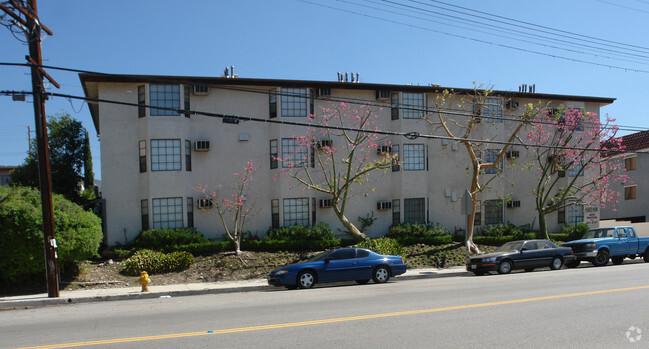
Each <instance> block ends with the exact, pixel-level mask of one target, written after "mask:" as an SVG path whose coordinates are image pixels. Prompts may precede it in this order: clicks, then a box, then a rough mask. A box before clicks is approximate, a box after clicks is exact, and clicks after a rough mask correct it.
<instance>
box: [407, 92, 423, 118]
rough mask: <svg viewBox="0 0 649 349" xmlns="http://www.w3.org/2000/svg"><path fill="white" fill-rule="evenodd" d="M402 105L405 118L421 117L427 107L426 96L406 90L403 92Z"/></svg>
mask: <svg viewBox="0 0 649 349" xmlns="http://www.w3.org/2000/svg"><path fill="white" fill-rule="evenodd" d="M401 107H402V114H403V118H404V119H421V118H422V117H423V115H424V110H425V109H426V96H425V95H424V94H423V93H408V92H404V93H402V94H401Z"/></svg>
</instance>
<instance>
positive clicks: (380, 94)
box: [376, 90, 392, 101]
mask: <svg viewBox="0 0 649 349" xmlns="http://www.w3.org/2000/svg"><path fill="white" fill-rule="evenodd" d="M391 95H392V93H391V92H390V91H387V90H376V99H377V100H379V101H381V100H385V101H389V100H390V96H391Z"/></svg>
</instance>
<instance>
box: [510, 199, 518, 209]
mask: <svg viewBox="0 0 649 349" xmlns="http://www.w3.org/2000/svg"><path fill="white" fill-rule="evenodd" d="M514 207H521V202H520V201H519V200H511V201H507V208H514Z"/></svg>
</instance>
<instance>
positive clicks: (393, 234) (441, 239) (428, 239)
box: [386, 223, 453, 246]
mask: <svg viewBox="0 0 649 349" xmlns="http://www.w3.org/2000/svg"><path fill="white" fill-rule="evenodd" d="M386 237H388V238H392V239H396V240H397V241H399V243H401V244H402V245H404V246H409V245H414V244H419V243H424V244H434V245H439V244H446V243H448V242H450V241H452V240H453V237H452V236H451V235H450V233H449V232H448V230H446V228H444V227H443V226H441V225H440V224H434V225H431V224H419V223H415V224H410V223H404V224H399V225H393V226H391V227H390V230H389V232H388V234H387V235H386Z"/></svg>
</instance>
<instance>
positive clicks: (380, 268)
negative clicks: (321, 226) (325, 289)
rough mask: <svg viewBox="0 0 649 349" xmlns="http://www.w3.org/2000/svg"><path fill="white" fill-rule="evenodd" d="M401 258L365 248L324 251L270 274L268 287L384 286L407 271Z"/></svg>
mask: <svg viewBox="0 0 649 349" xmlns="http://www.w3.org/2000/svg"><path fill="white" fill-rule="evenodd" d="M406 269H407V266H406V264H405V263H404V261H403V258H401V256H389V255H382V254H378V253H376V252H373V251H370V250H367V249H364V248H341V249H337V250H334V251H326V252H322V253H320V254H318V255H316V256H314V257H311V258H310V259H308V260H307V261H306V262H303V263H297V264H291V265H287V266H285V267H282V268H278V269H275V270H273V271H272V272H271V273H270V275H268V284H269V285H273V286H284V287H286V288H289V289H295V288H298V287H299V288H311V287H313V286H314V285H315V284H316V283H325V282H339V281H356V282H358V283H359V284H366V283H368V282H369V281H370V280H374V282H375V283H377V284H380V283H384V282H387V281H388V280H389V279H390V277H391V276H396V275H401V274H403V273H405V272H406Z"/></svg>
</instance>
